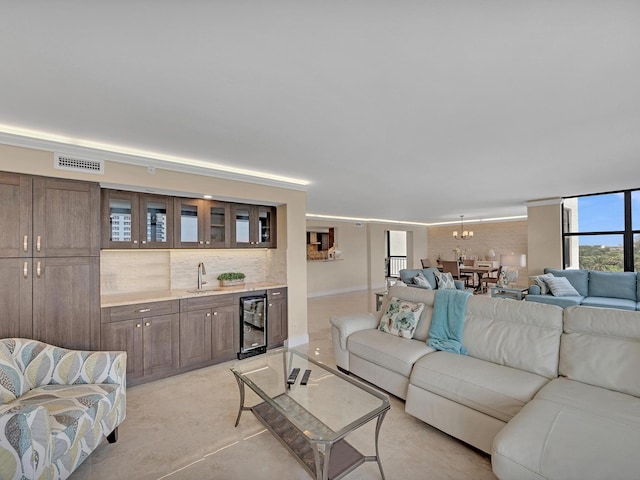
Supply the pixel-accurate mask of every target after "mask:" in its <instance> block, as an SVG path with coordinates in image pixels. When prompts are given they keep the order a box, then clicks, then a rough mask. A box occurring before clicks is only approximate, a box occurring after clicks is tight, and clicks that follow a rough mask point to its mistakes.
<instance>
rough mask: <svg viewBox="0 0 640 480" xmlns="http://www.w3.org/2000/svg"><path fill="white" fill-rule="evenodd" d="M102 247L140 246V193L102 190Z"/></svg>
mask: <svg viewBox="0 0 640 480" xmlns="http://www.w3.org/2000/svg"><path fill="white" fill-rule="evenodd" d="M102 213H103V214H102V218H103V222H104V223H103V226H102V247H103V248H138V247H139V238H140V235H139V230H138V221H137V219H138V194H137V193H134V192H123V191H120V190H105V191H103V192H102Z"/></svg>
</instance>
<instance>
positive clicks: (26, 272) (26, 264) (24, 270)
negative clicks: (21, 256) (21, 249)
mask: <svg viewBox="0 0 640 480" xmlns="http://www.w3.org/2000/svg"><path fill="white" fill-rule="evenodd" d="M22 276H23V277H24V278H29V262H24V265H23V267H22Z"/></svg>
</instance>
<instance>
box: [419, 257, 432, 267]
mask: <svg viewBox="0 0 640 480" xmlns="http://www.w3.org/2000/svg"><path fill="white" fill-rule="evenodd" d="M420 263H421V264H422V268H429V267H430V266H431V260H429V259H428V258H422V259H420Z"/></svg>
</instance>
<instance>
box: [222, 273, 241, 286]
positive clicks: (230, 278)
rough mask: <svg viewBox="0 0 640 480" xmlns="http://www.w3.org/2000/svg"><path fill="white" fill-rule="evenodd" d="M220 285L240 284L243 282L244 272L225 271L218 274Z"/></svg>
mask: <svg viewBox="0 0 640 480" xmlns="http://www.w3.org/2000/svg"><path fill="white" fill-rule="evenodd" d="M218 280H219V281H220V286H222V287H230V286H233V285H242V284H243V283H244V273H241V272H226V273H221V274H220V275H218Z"/></svg>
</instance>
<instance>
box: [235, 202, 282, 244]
mask: <svg viewBox="0 0 640 480" xmlns="http://www.w3.org/2000/svg"><path fill="white" fill-rule="evenodd" d="M231 216H232V219H233V222H232V231H231V235H232V242H231V246H232V247H236V248H275V247H276V207H269V206H264V205H244V204H240V203H238V204H233V205H232V207H231Z"/></svg>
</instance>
